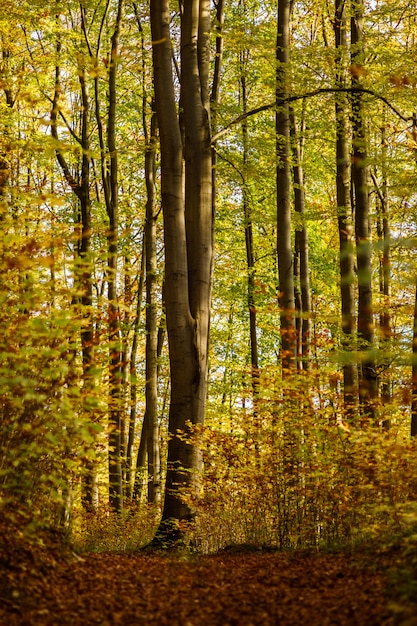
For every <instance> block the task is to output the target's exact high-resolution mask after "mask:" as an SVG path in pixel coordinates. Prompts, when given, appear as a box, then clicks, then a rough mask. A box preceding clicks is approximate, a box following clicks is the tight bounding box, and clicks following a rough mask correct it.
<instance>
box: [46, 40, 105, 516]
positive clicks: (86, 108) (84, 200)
mask: <svg viewBox="0 0 417 626" xmlns="http://www.w3.org/2000/svg"><path fill="white" fill-rule="evenodd" d="M56 52H57V58H59V55H60V52H61V42H60V36H59V35H58V40H57V49H56ZM78 78H79V84H80V93H81V103H82V107H81V136H80V138H79V142H80V145H81V148H82V157H81V170H80V172H79V175H78V179H79V182H78V181H77V180H76V179H75V178H74V177H73V176H72V174H71V170H70V167H69V165H68V163H67V161H66V159H65V156H64V153H63V151H62V149H61V147H60V143H59V136H58V123H57V120H58V113H59V98H60V94H61V83H60V68H59V65H57V66H56V68H55V89H54V97H53V102H52V110H51V135H52V137H53V138H54V140H55V142H56V149H55V154H56V158H57V161H58V164H59V166H60V167H61V170H62V173H63V175H64V178H65V180H66V181H67V183H68V185H69V186H70V188H71V189H72V191H73V192H74V193H75V195H76V196H77V198H78V201H79V207H80V213H79V219H78V220H77V222H78V223H77V234H78V243H77V257H78V259H79V263H78V262H77V263H76V266H77V267H76V269H75V283H76V284H75V292H76V293H81V296H80V297H79V300H80V303H81V306H82V311H83V316H84V323H83V330H82V331H81V350H82V364H83V394H84V395H85V397H86V398H87V397H89V396H90V397H91V396H93V395H94V375H93V374H92V369H93V366H94V324H93V317H92V313H91V310H92V304H93V288H92V284H93V283H92V270H91V263H90V258H89V257H90V246H91V199H90V165H91V162H90V124H89V121H90V99H89V94H88V88H87V81H86V72H85V67H84V65H83V64H82V61H80V63H79V65H78ZM77 298H78V296H77V297H75V298H74V302H76V301H77ZM91 421H94V420H93V417H92V416H91ZM98 501H99V495H98V481H97V468H96V464H95V462H94V461H90V460H88V461H86V464H85V468H84V474H83V495H82V502H83V506H84V507H85V509H87V510H89V511H95V510H97V508H98Z"/></svg>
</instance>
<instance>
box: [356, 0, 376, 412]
mask: <svg viewBox="0 0 417 626" xmlns="http://www.w3.org/2000/svg"><path fill="white" fill-rule="evenodd" d="M363 12H364V4H363V0H356V2H355V3H354V4H353V14H352V17H351V45H352V52H351V61H352V64H351V68H352V86H353V87H358V86H359V85H360V76H361V73H362V71H361V67H362V65H361V64H362V63H363V56H364V50H363V35H362V23H363ZM362 100H363V94H362V93H360V92H353V93H352V141H353V163H352V180H353V186H354V195H355V237H356V261H357V268H358V339H359V349H360V350H361V352H362V354H363V358H362V367H361V373H362V375H361V380H360V385H359V399H360V402H361V407H362V411H363V419H364V421H365V422H366V421H367V420H368V419H369V418H371V419H374V418H375V415H376V400H377V396H378V383H377V376H376V369H375V359H374V356H373V350H374V327H373V324H374V320H373V305H372V246H371V227H370V217H369V196H368V165H367V158H368V157H367V141H366V130H365V119H364V111H363V102H362Z"/></svg>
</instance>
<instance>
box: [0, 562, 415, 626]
mask: <svg viewBox="0 0 417 626" xmlns="http://www.w3.org/2000/svg"><path fill="white" fill-rule="evenodd" d="M19 556H20V561H19V562H18V561H17V560H16V559H17V558H18V557H19ZM29 557H30V558H29ZM36 560H37V559H36V557H35V558H34V557H33V554H32V555H31V554H29V555H28V554H23V555H18V554H16V553H15V554H14V562H13V563H9V567H8V569H4V568H2V569H1V570H0V574H1V586H0V624H1V625H2V626H3V625H4V626H15V625H19V626H20V625H39V626H50V625H54V626H55V625H57V626H58V625H68V626H90V625H91V626H92V625H94V624H100V625H102V626H107V625H113V624H120V625H122V626H130V625H132V626H133V625H142V624H143V625H149V626H153V625H155V626H163V625H169V626H177V625H178V626H217V625H218V626H228V625H230V626H252V625H258V624H259V625H262V626H269V625H271V626H272V625H280V626H286V625H288V626H298V625H300V626H301V625H303V626H304V625H307V626H326V625H328V624H335V625H336V624H337V625H340V626H342V625H343V626H344V625H346V626H355V625H357V626H360V625H363V626H373V625H375V626H381V625H386V626H394V625H397V624H404V626H405V624H407V626H411V625H417V616H413V615H412V614H410V612H409V613H408V615H405V614H404V615H403V616H402V617H401V615H400V613H399V612H397V613H396V614H393V613H392V607H390V601H389V599H388V595H387V591H388V590H387V580H386V579H385V576H384V575H383V574H382V573H381V572H379V573H378V572H377V571H375V568H374V567H373V566H372V563H371V564H368V566H365V565H364V563H363V561H362V562H361V563H359V562H354V561H353V560H352V558H348V557H346V556H341V555H330V556H319V555H316V556H311V555H309V556H303V555H296V556H294V555H288V554H282V553H274V554H258V553H254V554H253V553H249V554H228V553H224V554H220V555H216V556H207V557H195V558H190V557H188V558H183V559H181V557H165V556H155V555H148V554H140V555H134V556H128V555H106V554H90V555H87V556H84V557H83V558H82V559H80V558H79V557H76V556H75V555H71V556H66V557H65V558H64V559H62V558H61V559H59V560H57V559H55V558H54V557H52V556H50V557H49V558H48V559H44V560H43V561H42V562H38V563H37V562H36Z"/></svg>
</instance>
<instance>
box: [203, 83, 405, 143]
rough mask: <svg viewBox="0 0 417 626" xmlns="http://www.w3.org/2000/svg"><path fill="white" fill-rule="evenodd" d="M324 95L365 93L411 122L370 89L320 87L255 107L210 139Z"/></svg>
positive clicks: (385, 99) (403, 119)
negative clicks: (252, 119) (265, 114)
mask: <svg viewBox="0 0 417 626" xmlns="http://www.w3.org/2000/svg"><path fill="white" fill-rule="evenodd" d="M326 93H365V94H368V95H370V96H373V97H374V98H376V99H377V100H380V101H381V102H383V103H384V104H386V105H387V107H388V108H390V109H391V111H392V112H393V113H395V115H396V116H397V117H399V118H400V119H401V120H402V121H403V122H412V121H413V118H412V116H409V117H407V116H405V115H403V114H402V113H400V111H398V109H396V108H395V107H394V105H393V104H391V102H390V101H389V100H388V99H387V98H385V97H384V96H381V95H380V94H379V93H376V92H375V91H373V90H372V89H366V88H365V87H321V88H320V89H314V91H308V92H307V93H303V94H298V95H294V96H289V97H288V98H285V99H283V100H281V101H278V102H270V103H269V104H264V105H262V106H260V107H256V108H255V109H251V110H250V111H246V112H245V113H242V114H241V115H239V116H238V117H236V118H235V119H234V120H232V121H231V122H229V124H227V126H225V127H224V128H222V130H220V131H219V132H218V133H216V134H215V135H214V137H213V138H212V143H213V144H215V143H216V141H218V140H219V139H220V137H223V135H225V134H226V133H228V132H229V130H230V129H231V128H232V127H233V126H236V124H240V123H241V122H243V121H244V120H245V119H247V118H248V117H252V116H253V115H257V114H258V113H261V112H262V111H270V110H271V109H275V108H276V107H277V106H278V107H279V106H280V105H283V104H284V103H285V102H297V100H303V99H304V98H313V97H314V96H319V95H321V94H326Z"/></svg>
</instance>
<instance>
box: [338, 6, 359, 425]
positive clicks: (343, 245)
mask: <svg viewBox="0 0 417 626" xmlns="http://www.w3.org/2000/svg"><path fill="white" fill-rule="evenodd" d="M334 33H335V47H336V87H337V88H340V87H345V79H346V70H345V65H346V58H345V55H346V52H347V36H346V2H345V0H336V2H335V20H334ZM335 109H336V195H337V223H338V231H339V273H340V299H341V309H342V332H343V339H342V347H343V349H344V351H345V352H346V355H347V356H352V357H353V349H354V345H353V343H354V335H355V293H354V285H355V269H354V267H355V260H354V254H353V225H352V210H351V202H350V146H349V141H348V102H347V98H346V94H343V93H337V94H336V97H335ZM357 398H358V374H357V366H356V363H355V362H354V360H353V358H351V359H346V362H344V363H343V401H344V408H345V414H346V418H347V419H348V421H352V420H353V419H354V418H355V416H356V415H357Z"/></svg>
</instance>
